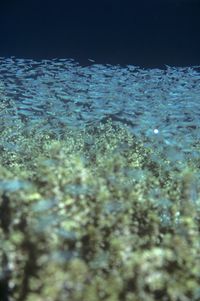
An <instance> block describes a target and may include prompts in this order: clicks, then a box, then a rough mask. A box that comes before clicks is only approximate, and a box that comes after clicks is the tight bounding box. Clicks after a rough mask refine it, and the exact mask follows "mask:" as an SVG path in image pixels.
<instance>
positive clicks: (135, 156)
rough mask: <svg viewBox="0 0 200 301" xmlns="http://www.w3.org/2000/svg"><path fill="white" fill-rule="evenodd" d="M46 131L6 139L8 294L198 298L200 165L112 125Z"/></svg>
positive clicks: (2, 225) (3, 218)
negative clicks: (173, 158)
mask: <svg viewBox="0 0 200 301" xmlns="http://www.w3.org/2000/svg"><path fill="white" fill-rule="evenodd" d="M37 128H38V126H36V128H35V129H32V130H31V131H28V132H27V131H26V130H25V129H24V128H23V127H21V126H20V124H19V126H18V131H17V132H16V136H15V139H14V140H13V136H12V137H11V136H10V133H11V131H12V128H9V129H8V128H7V129H6V128H5V129H4V130H3V131H2V135H1V142H2V145H4V147H2V148H1V159H0V163H1V166H0V246H1V248H0V261H1V270H0V286H1V289H2V291H3V292H4V294H7V297H8V299H9V300H11V301H12V300H15V301H43V300H47V301H66V300H70V301H101V300H102V301H140V300H141V301H143V300H144V301H155V300H164V301H186V300H188V301H189V300H193V301H198V300H199V299H200V293H199V289H200V271H199V266H200V241H199V237H200V218H199V212H200V204H199V202H200V201H199V190H200V186H199V177H198V172H199V171H198V165H195V164H194V161H192V162H191V161H190V158H188V160H187V161H185V162H184V163H183V162H182V163H181V164H180V163H179V162H178V161H177V162H174V161H173V164H172V163H171V162H170V160H168V159H167V158H165V157H164V156H163V153H160V152H159V150H158V151H157V152H156V150H154V149H151V148H150V146H149V144H148V145H147V146H146V144H145V142H144V143H143V141H142V140H141V141H139V140H138V139H136V138H135V137H134V136H132V135H131V133H130V132H129V131H128V129H127V128H126V127H125V126H123V127H122V126H121V125H116V124H115V125H113V124H112V123H111V121H109V122H107V123H106V124H100V125H99V126H98V127H96V128H95V127H85V128H84V129H82V130H80V129H79V130H76V129H74V130H73V129H68V128H67V127H66V128H65V129H64V131H63V132H64V134H63V136H62V139H56V137H55V136H54V135H53V134H52V133H51V132H48V131H46V132H42V131H41V132H40V131H37ZM11 141H12V143H13V141H14V146H15V147H14V148H13V147H12V148H10V146H9V142H11ZM3 142H7V144H6V143H5V144H3ZM196 151H197V152H198V147H197V148H196ZM155 155H156V158H157V159H156V160H155Z"/></svg>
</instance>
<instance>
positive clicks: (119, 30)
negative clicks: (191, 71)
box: [0, 0, 200, 67]
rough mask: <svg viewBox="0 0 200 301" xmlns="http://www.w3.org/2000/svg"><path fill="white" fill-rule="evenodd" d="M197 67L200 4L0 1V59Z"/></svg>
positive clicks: (181, 0)
mask: <svg viewBox="0 0 200 301" xmlns="http://www.w3.org/2000/svg"><path fill="white" fill-rule="evenodd" d="M12 55H14V56H17V57H20V58H34V59H43V58H55V57H58V58H74V59H75V60H77V61H79V62H80V63H81V64H88V63H89V61H88V58H90V59H94V60H95V61H96V62H97V63H112V64H121V65H125V64H133V65H139V66H142V67H143V66H144V67H163V66H164V64H168V65H172V66H188V65H200V0H131V1H128V0H115V1H114V0H93V1H88V0H71V1H68V0H53V1H52V0H48V1H47V0H1V4H0V56H6V57H8V56H12Z"/></svg>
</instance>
